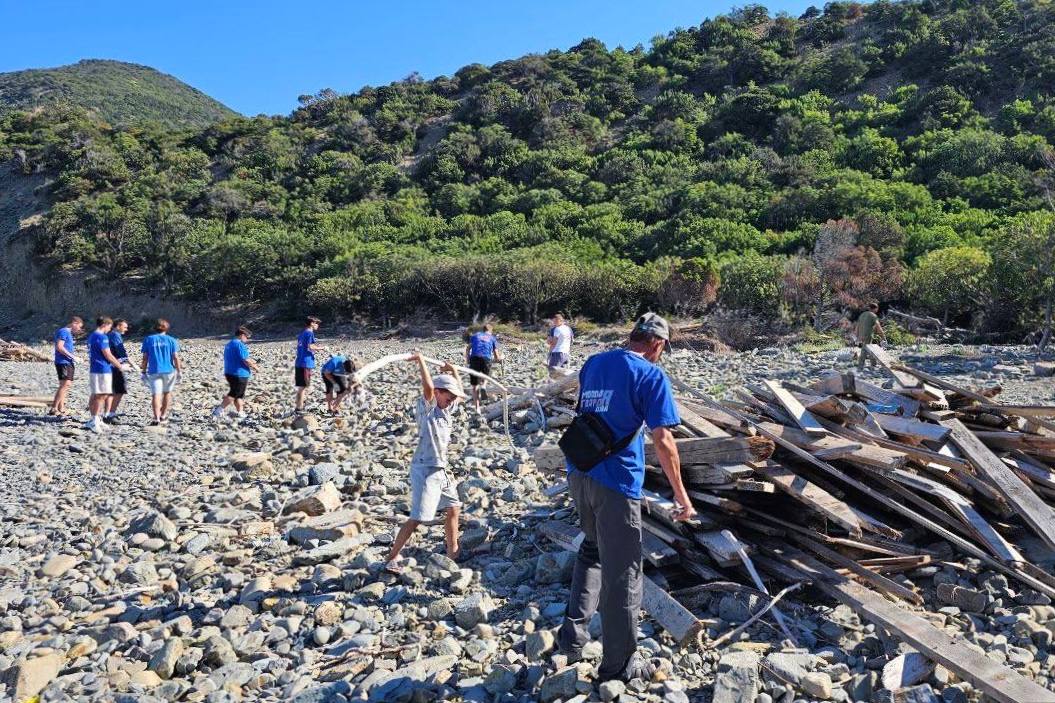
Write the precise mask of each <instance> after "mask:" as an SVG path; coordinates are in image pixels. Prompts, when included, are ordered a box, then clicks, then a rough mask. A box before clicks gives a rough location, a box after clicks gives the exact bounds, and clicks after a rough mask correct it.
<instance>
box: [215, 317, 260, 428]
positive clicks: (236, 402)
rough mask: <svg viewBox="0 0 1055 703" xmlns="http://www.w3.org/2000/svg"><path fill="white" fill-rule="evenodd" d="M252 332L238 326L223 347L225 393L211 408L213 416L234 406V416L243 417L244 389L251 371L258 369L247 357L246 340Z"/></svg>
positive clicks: (219, 415)
mask: <svg viewBox="0 0 1055 703" xmlns="http://www.w3.org/2000/svg"><path fill="white" fill-rule="evenodd" d="M252 336H253V334H252V333H251V332H250V331H249V328H248V327H239V328H238V329H237V330H235V332H234V337H232V338H231V341H229V342H228V343H227V346H225V347H224V348H223V377H224V378H225V379H227V395H225V396H224V397H223V400H222V401H220V404H219V405H217V406H216V407H215V408H213V410H212V416H213V417H217V418H218V417H223V412H224V410H226V409H227V408H228V407H229V406H232V405H233V406H234V411H235V417H237V418H244V417H245V400H244V399H245V391H246V388H247V387H248V385H249V379H250V378H252V376H253V373H254V372H256V371H258V370H259V367H258V366H257V364H256V362H255V361H253V360H252V359H250V358H249V347H248V346H247V344H246V343H247V342H248V341H249V339H250V337H252Z"/></svg>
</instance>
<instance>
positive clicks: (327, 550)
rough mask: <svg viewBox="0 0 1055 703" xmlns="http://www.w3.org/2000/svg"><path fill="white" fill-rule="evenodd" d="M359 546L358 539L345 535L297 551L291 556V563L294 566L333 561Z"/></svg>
mask: <svg viewBox="0 0 1055 703" xmlns="http://www.w3.org/2000/svg"><path fill="white" fill-rule="evenodd" d="M358 546H359V540H358V539H357V538H355V537H346V538H344V539H339V540H337V541H336V542H330V543H329V544H321V545H319V546H318V547H316V548H315V549H309V550H308V551H306V552H299V553H297V554H295V555H294V556H293V564H294V565H296V566H315V565H316V564H324V563H326V562H328V561H333V560H334V559H337V558H339V557H343V556H347V554H348V553H349V552H351V551H352V550H354V549H356V548H357V547H358Z"/></svg>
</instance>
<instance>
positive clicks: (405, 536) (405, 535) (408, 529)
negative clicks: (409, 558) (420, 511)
mask: <svg viewBox="0 0 1055 703" xmlns="http://www.w3.org/2000/svg"><path fill="white" fill-rule="evenodd" d="M420 524H421V523H420V522H418V521H417V520H409V519H408V520H407V521H406V522H404V523H403V526H402V527H400V528H399V532H397V533H396V541H395V542H393V543H392V548H391V549H389V550H388V558H387V559H386V560H385V561H392V560H393V559H395V558H396V557H398V556H399V553H400V552H401V551H403V546H404V545H405V544H406V543H407V540H409V539H410V536H411V535H412V534H414V531H415V530H416V529H418V525H420Z"/></svg>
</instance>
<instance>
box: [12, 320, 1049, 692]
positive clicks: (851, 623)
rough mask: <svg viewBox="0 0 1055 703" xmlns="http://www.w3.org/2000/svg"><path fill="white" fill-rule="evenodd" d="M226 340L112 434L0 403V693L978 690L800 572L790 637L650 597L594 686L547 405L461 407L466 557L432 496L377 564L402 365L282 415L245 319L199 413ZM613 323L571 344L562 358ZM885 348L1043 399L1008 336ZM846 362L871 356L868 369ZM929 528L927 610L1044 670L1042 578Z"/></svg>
mask: <svg viewBox="0 0 1055 703" xmlns="http://www.w3.org/2000/svg"><path fill="white" fill-rule="evenodd" d="M176 332H177V333H178V330H177V331H176ZM320 341H321V342H322V343H323V344H325V345H327V346H329V347H330V348H331V349H332V350H341V351H342V352H345V353H348V354H350V355H351V356H353V357H355V358H358V359H360V360H363V361H370V360H372V359H376V358H378V357H380V356H382V355H384V354H392V353H398V352H404V351H410V350H411V349H413V348H420V349H421V350H422V351H423V352H425V353H426V354H427V355H429V356H432V357H436V358H439V359H451V360H453V361H455V362H461V361H462V349H463V347H462V343H461V341H460V339H459V338H457V337H453V336H452V337H449V338H445V339H431V340H416V341H404V340H398V341H380V340H347V339H337V338H331V339H325V338H323V339H321V340H320ZM223 343H224V340H221V339H188V340H183V341H182V344H183V347H184V351H183V357H184V361H185V364H186V366H187V372H186V373H185V375H184V379H183V381H182V383H181V384H180V385H179V386H178V388H177V394H178V395H177V398H176V404H175V412H174V415H173V418H172V420H171V422H170V423H168V424H167V425H163V426H160V427H148V426H147V420H148V417H149V409H148V405H149V398H148V396H147V391H146V389H145V387H143V386H142V385H141V384H139V383H138V381H136V382H134V383H131V384H130V385H131V386H132V387H131V389H130V394H129V395H128V396H127V397H126V398H125V401H124V407H123V411H124V413H125V414H124V417H123V418H122V420H123V422H122V423H121V424H120V425H117V426H114V427H109V428H107V431H106V432H104V433H102V434H94V433H91V432H88V431H86V430H84V429H82V427H81V426H80V423H79V422H78V421H75V420H73V419H66V420H63V419H58V418H50V417H47V416H46V415H44V414H43V412H41V411H38V410H35V409H15V408H0V672H3V675H2V683H0V700H7V699H16V700H32V699H33V697H39V700H41V701H61V700H78V701H103V700H116V701H215V702H221V701H255V700H269V701H280V700H281V701H297V702H299V703H308V702H315V701H342V700H374V701H417V702H424V701H433V700H470V701H481V702H483V701H502V702H505V701H510V702H512V701H534V700H542V701H558V700H559V701H565V702H568V701H575V702H576V703H580V702H585V701H596V700H604V701H609V700H614V699H616V698H618V700H621V701H657V702H659V701H664V702H666V703H681V702H683V701H699V702H701V703H707V702H710V701H714V702H715V703H719V702H720V703H733V702H738V703H773V702H774V701H787V702H789V703H791V702H793V701H814V700H818V701H820V700H832V701H883V703H886V702H887V701H889V702H890V703H900V701H905V703H928V702H934V701H942V702H943V703H961V702H964V703H966V702H967V701H977V700H980V695H981V694H980V692H979V691H977V690H975V689H974V688H973V687H972V686H971V685H970V684H969V683H967V682H963V681H958V680H957V679H956V678H955V676H953V675H952V674H951V673H950V672H949V671H948V670H946V669H945V668H944V667H942V666H941V665H940V664H939V665H937V666H935V665H934V664H933V663H928V662H926V661H922V662H918V661H917V659H918V658H919V655H918V654H916V653H914V652H912V651H909V650H908V649H907V648H906V647H905V645H904V644H902V643H899V642H898V641H897V639H895V638H892V637H890V636H888V635H887V634H886V633H884V632H883V631H882V630H881V629H877V628H876V627H875V626H874V625H872V624H869V623H867V622H862V620H861V619H860V618H859V617H858V616H857V614H855V613H854V612H853V611H852V610H850V609H849V608H847V607H846V606H844V605H839V606H836V604H835V603H834V602H833V601H831V600H829V599H826V598H824V597H822V596H819V595H817V594H815V593H813V592H811V591H803V592H801V593H796V594H794V595H793V596H790V597H789V598H788V599H787V600H786V601H785V602H784V604H783V605H782V606H781V607H782V608H784V612H785V615H787V616H788V617H789V619H790V620H791V621H792V622H793V623H794V626H795V629H796V631H797V632H799V633H800V635H801V636H800V638H799V642H798V645H799V646H798V647H797V648H796V647H791V646H790V643H787V642H784V641H783V639H782V635H781V632H780V630H779V629H777V628H775V627H774V626H772V625H771V624H770V622H769V621H768V620H766V619H762V620H760V621H758V622H757V623H756V624H755V625H753V626H752V627H750V628H748V629H747V630H746V631H745V632H744V633H742V634H741V635H740V636H738V637H737V638H734V641H733V642H732V643H730V644H728V645H726V646H724V647H722V648H721V649H720V650H712V649H709V648H706V647H704V648H700V647H697V646H695V645H692V644H690V645H688V646H684V647H681V646H678V645H677V644H676V643H675V642H674V641H673V640H672V639H671V638H670V636H669V635H668V634H667V633H666V632H665V631H664V630H663V629H662V628H661V627H660V626H658V625H657V624H656V623H655V622H653V621H652V620H651V619H650V618H648V617H645V618H643V620H642V624H641V630H642V632H641V635H642V638H641V640H640V646H641V648H642V649H643V650H646V651H647V652H648V653H649V655H650V656H653V657H658V658H659V659H661V660H662V667H661V669H660V672H659V673H658V674H657V676H656V677H655V678H654V679H653V680H652V681H640V680H635V681H632V682H630V684H629V685H627V686H625V687H624V686H623V684H620V683H607V684H604V685H602V686H600V687H597V686H594V685H593V682H592V671H591V666H592V665H593V664H594V663H595V661H596V659H598V658H599V655H600V645H599V642H598V643H594V644H592V645H590V646H588V647H587V649H586V651H585V652H584V657H583V660H582V661H580V662H576V663H569V662H567V661H566V660H565V659H564V657H563V656H562V655H560V654H557V653H556V651H555V648H554V637H553V633H552V631H553V629H554V628H555V627H556V626H557V625H558V624H559V622H560V619H561V616H562V614H563V611H564V607H565V600H566V597H567V582H568V580H569V578H570V573H571V566H572V560H573V556H572V555H571V553H569V552H563V551H561V550H560V549H559V548H557V547H556V546H555V545H553V544H552V543H550V542H549V541H547V540H546V539H545V538H544V537H543V536H541V535H540V534H539V533H538V532H537V530H536V529H535V528H536V526H537V525H538V524H540V523H541V522H543V521H549V520H554V519H557V520H559V519H565V520H568V519H569V517H570V515H571V513H572V510H571V506H570V502H569V501H568V499H567V497H566V496H565V495H556V496H553V497H551V496H548V495H547V494H546V492H545V491H546V489H547V488H550V487H551V486H553V485H555V484H557V483H559V482H560V481H561V480H562V477H561V476H560V475H555V474H546V473H542V472H540V471H538V469H537V468H536V467H535V466H534V464H533V462H532V461H531V458H530V455H531V452H532V451H533V450H534V449H535V448H536V447H537V446H539V445H540V444H542V443H543V442H552V441H555V439H556V437H557V436H558V432H557V431H553V430H551V431H549V432H548V433H547V432H544V431H541V430H538V429H537V426H536V427H535V428H532V427H531V426H530V425H529V427H528V428H527V429H535V431H528V432H525V431H523V429H524V427H523V425H521V427H520V430H519V431H517V432H515V433H514V435H513V438H514V443H515V446H511V445H510V443H509V440H508V439H507V437H506V434H505V433H504V432H503V431H502V423H501V420H498V421H494V422H491V423H490V424H488V423H486V422H484V421H483V420H481V419H480V418H479V417H478V416H477V415H476V414H475V413H474V412H473V411H472V410H471V409H462V410H460V411H458V413H457V415H456V422H455V431H454V435H453V438H452V447H451V450H452V451H451V455H452V458H453V464H452V472H453V473H454V475H455V477H456V479H457V480H458V481H460V486H459V494H460V497H461V500H462V502H463V504H464V506H465V507H464V513H463V521H462V529H463V535H462V548H463V550H464V551H466V552H467V553H469V554H470V555H471V558H469V559H468V560H467V561H466V562H465V563H464V564H458V563H455V562H453V561H451V560H449V559H448V558H446V556H444V555H443V549H442V526H441V525H440V524H438V523H437V524H436V525H433V526H431V527H429V528H428V530H424V531H421V532H419V534H418V536H417V537H416V538H415V540H414V541H412V543H411V545H410V548H409V549H408V551H407V552H406V554H407V555H408V556H409V557H411V558H410V559H409V561H408V565H407V568H406V570H405V572H404V573H403V574H402V575H400V576H394V575H391V574H387V573H385V572H384V571H383V570H382V567H383V557H384V553H385V550H386V548H387V546H388V544H390V543H391V541H392V538H393V535H394V533H395V530H396V528H397V527H398V525H399V523H400V522H401V521H402V519H403V518H404V516H405V515H406V512H407V508H408V490H409V489H408V484H407V482H408V474H407V467H408V462H409V458H410V455H411V454H412V452H413V449H414V444H415V440H416V437H415V428H414V423H413V419H412V415H411V409H412V407H413V401H414V399H415V398H416V396H417V393H418V385H417V377H416V374H415V371H414V369H413V367H412V366H410V365H409V364H398V365H394V366H389V367H386V368H384V369H383V370H381V371H379V372H377V373H376V374H375V375H372V376H370V378H369V379H368V381H367V391H368V392H369V398H368V399H367V401H366V403H365V405H364V406H363V407H356V408H349V409H346V410H345V412H344V414H343V415H342V416H340V417H330V416H328V415H326V414H325V413H324V412H323V409H324V406H323V403H322V388H321V380H319V379H316V386H315V387H314V388H313V391H312V396H311V400H310V402H309V412H308V413H307V414H305V415H303V416H300V417H293V416H292V415H291V414H290V411H291V409H292V395H293V388H292V365H293V351H294V345H293V343H292V342H291V341H288V340H282V341H262V342H254V343H252V344H251V347H250V348H251V352H252V354H253V356H254V358H256V359H258V360H259V361H260V364H261V367H262V372H261V373H260V374H258V375H257V376H256V377H254V379H253V381H252V383H251V384H250V387H249V392H248V394H247V396H246V399H247V406H248V410H249V417H248V418H247V419H245V420H237V421H236V420H233V419H223V420H216V419H214V418H212V417H211V415H210V410H211V409H212V407H213V406H214V405H215V404H216V403H217V402H218V401H219V399H220V397H221V396H222V395H223V393H224V390H225V388H226V385H225V383H224V380H223V377H222V375H221V364H220V356H221V348H222V345H223ZM135 347H137V343H136V342H131V343H130V345H129V349H133V348H135ZM603 348H604V345H603V344H602V343H600V342H586V343H583V344H580V345H578V346H577V347H576V349H575V355H574V358H575V360H576V361H578V362H580V363H581V361H582V359H583V358H585V356H586V355H588V354H589V353H592V352H594V351H599V350H601V349H603ZM40 349H42V350H43V349H44V348H43V347H40ZM893 352H894V353H895V354H896V355H898V356H900V358H901V359H902V360H904V361H907V362H909V363H912V364H914V365H916V366H917V367H919V368H921V369H924V370H926V371H927V372H929V373H931V374H935V375H940V376H942V377H946V378H948V379H950V380H952V381H954V382H958V383H964V384H969V385H972V386H975V387H982V386H992V385H1000V386H1002V388H1003V390H1002V393H1001V394H1000V399H1001V400H1002V401H1004V402H1014V403H1022V404H1027V403H1028V404H1047V403H1051V402H1052V398H1053V393H1055V381H1053V380H1052V378H1040V377H1037V376H1035V375H1034V374H1033V356H1032V354H1031V352H1030V350H1029V349H1027V348H1024V347H961V346H931V347H905V348H900V349H897V350H893ZM543 354H544V345H543V344H542V342H541V341H535V342H523V343H520V344H511V345H509V346H508V347H507V357H506V361H505V363H504V364H503V365H502V367H500V369H499V371H498V372H497V375H498V377H499V378H500V379H501V380H502V381H503V382H504V383H508V384H510V385H516V386H519V387H530V386H533V385H536V384H537V383H539V382H540V381H541V380H542V379H543V376H544V371H545V370H544V367H543V358H544V356H543ZM137 357H138V354H135V353H134V354H133V358H134V359H135V358H137ZM851 363H852V362H851V360H850V358H849V357H848V355H847V350H836V351H828V352H816V353H809V352H805V351H795V350H792V349H777V348H773V349H762V350H758V351H756V352H752V353H735V354H714V353H698V352H694V351H691V350H686V349H680V350H676V351H675V352H674V353H673V354H672V355H670V357H669V358H668V359H667V361H666V366H667V368H668V369H669V370H670V371H671V372H672V373H673V374H674V375H676V376H677V377H678V378H680V379H681V380H683V381H685V382H686V383H688V384H690V385H692V386H694V387H696V388H698V389H700V390H702V391H704V392H708V393H711V394H713V395H715V396H718V397H720V396H723V395H725V394H726V393H727V392H728V391H730V390H731V389H733V388H735V387H737V386H739V385H741V384H743V383H754V382H757V381H759V380H761V379H763V378H775V379H780V380H785V381H791V382H796V381H799V382H806V381H807V380H808V379H812V378H816V377H817V376H818V375H819V374H820V373H822V372H823V371H825V370H827V369H831V368H837V369H841V370H846V369H847V368H848V367H849V366H850V364H851ZM80 373H81V370H80V369H78V374H80ZM864 376H865V377H866V378H870V379H872V380H873V381H875V382H876V383H882V377H881V376H879V375H878V374H876V373H875V372H874V371H866V372H865V373H864ZM53 379H54V371H53V368H52V367H51V366H50V365H49V364H44V363H28V362H2V363H0V394H11V395H32V396H37V395H50V393H51V392H53V383H54V381H53ZM465 380H466V382H467V379H465ZM495 396H496V393H495V392H494V391H492V394H491V397H492V399H494V398H495ZM86 400H87V382H86V379H85V378H84V377H83V376H82V377H80V378H78V380H77V381H76V382H75V384H74V388H73V391H72V393H71V397H70V407H71V408H76V409H78V410H80V411H81V412H80V413H79V415H83V408H84V405H85V403H86ZM82 419H83V418H82ZM568 521H571V522H573V519H571V520H568ZM1035 547H1036V549H1035V551H1034V553H1033V554H1031V559H1032V561H1033V562H1034V563H1035V564H1037V565H1038V566H1040V567H1041V568H1042V569H1044V570H1046V571H1047V572H1048V573H1050V572H1051V570H1052V566H1053V563H1055V554H1052V553H1051V552H1050V551H1046V550H1045V548H1044V547H1043V545H1041V544H1036V545H1035ZM943 549H944V552H945V554H946V558H945V559H944V560H942V561H941V562H938V563H935V564H932V565H928V566H927V567H924V568H920V569H917V570H915V571H909V572H907V573H904V574H898V575H897V576H896V577H895V578H897V579H898V580H899V581H900V582H902V583H906V582H907V583H910V584H911V585H913V586H914V587H915V588H917V589H918V590H919V592H920V593H921V594H922V595H923V598H924V606H923V607H922V608H921V609H920V612H921V613H922V614H923V615H924V616H925V617H926V618H927V619H928V620H929V621H931V622H932V623H933V624H935V625H936V626H938V627H940V628H942V629H944V630H945V631H946V632H949V633H950V634H954V635H955V636H957V637H958V638H960V639H962V640H963V641H965V642H967V643H970V644H972V645H974V646H977V647H979V648H981V650H982V651H984V652H985V654H986V655H987V656H988V657H990V658H991V659H993V660H995V661H997V662H999V663H1002V664H1004V665H1006V666H1008V667H1010V668H1013V669H1015V670H1017V671H1019V672H1020V673H1022V674H1024V675H1025V676H1027V677H1028V678H1030V679H1033V680H1035V681H1036V682H1038V683H1040V684H1041V685H1044V686H1046V687H1049V688H1051V687H1053V686H1055V651H1053V650H1052V649H1051V646H1052V636H1053V634H1055V606H1053V605H1052V604H1051V602H1050V599H1049V598H1048V597H1047V596H1044V595H1043V594H1039V593H1031V592H1029V591H1023V590H1021V589H1019V588H1018V585H1017V584H1014V583H1010V584H1009V582H1008V579H1007V578H1006V577H1004V576H1003V575H1001V574H996V573H993V572H991V571H988V570H986V569H985V568H984V566H983V565H981V564H980V563H979V562H978V561H977V560H973V559H971V558H969V557H965V556H964V555H959V554H956V553H954V552H953V551H952V550H951V549H949V548H948V545H945V546H944V548H943ZM755 605H757V604H755ZM753 607H754V605H753V604H752V603H750V602H749V599H747V598H743V597H739V596H737V594H736V593H735V592H731V593H726V594H723V593H721V592H716V593H715V594H714V595H713V597H711V598H710V599H709V600H708V601H706V602H704V603H702V604H701V608H700V610H699V612H698V613H697V614H698V615H699V616H700V617H701V618H702V619H705V620H706V622H708V623H709V628H708V632H707V636H708V637H707V638H714V637H717V636H719V635H720V634H722V633H724V632H726V631H728V630H730V629H732V628H733V627H734V626H735V625H736V624H737V623H740V622H743V621H744V620H745V619H747V617H748V616H749V615H750V613H751V612H752V608H753ZM599 626H600V623H599V622H594V623H593V626H592V629H593V630H594V632H595V634H596V632H598V631H599ZM707 638H704V639H705V640H706V639H707ZM891 662H899V663H900V665H903V666H902V667H901V668H904V667H908V668H910V669H913V667H914V669H913V672H914V673H913V677H912V678H913V681H912V682H911V684H910V685H909V686H908V687H901V686H898V688H899V689H900V690H901V691H904V690H913V691H915V693H911V694H899V695H901V696H902V697H901V698H897V697H895V695H894V691H893V690H891V689H889V688H887V687H886V683H885V673H886V671H888V669H889V665H890V664H891ZM899 670H900V669H899ZM716 682H717V684H716ZM899 683H904V681H903V680H902V681H900V682H899ZM904 695H912V696H914V697H913V698H905V697H904ZM928 696H929V697H928Z"/></svg>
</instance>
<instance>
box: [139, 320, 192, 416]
mask: <svg viewBox="0 0 1055 703" xmlns="http://www.w3.org/2000/svg"><path fill="white" fill-rule="evenodd" d="M169 327H170V325H169V321H168V320H165V319H162V318H159V319H158V321H157V322H156V323H154V334H152V335H150V336H148V337H147V338H145V339H144V340H143V345H142V346H141V347H140V351H142V352H143V361H142V362H141V363H140V367H139V368H140V370H141V371H142V372H143V382H144V383H146V384H147V387H148V388H149V389H150V406H151V410H152V412H153V419H152V420H151V421H150V424H151V425H160V424H161V423H162V422H166V421H168V419H169V410H170V409H171V407H172V391H173V389H174V388H175V387H176V384H177V383H178V382H179V381H180V379H181V378H182V377H183V362H182V361H181V360H180V357H179V342H177V341H176V340H175V339H173V338H172V337H170V336H169V335H168V331H169Z"/></svg>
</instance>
